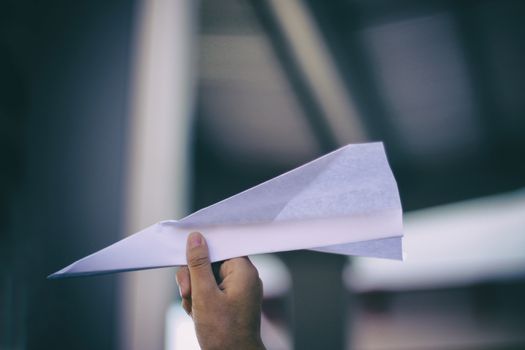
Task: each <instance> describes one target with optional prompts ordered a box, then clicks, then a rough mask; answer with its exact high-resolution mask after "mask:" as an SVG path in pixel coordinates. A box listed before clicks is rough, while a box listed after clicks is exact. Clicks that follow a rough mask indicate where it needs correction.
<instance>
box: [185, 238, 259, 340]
mask: <svg viewBox="0 0 525 350" xmlns="http://www.w3.org/2000/svg"><path fill="white" fill-rule="evenodd" d="M186 258H187V261H188V266H183V267H181V268H179V269H178V270H177V275H176V277H177V283H178V285H179V291H180V294H181V297H182V306H183V308H184V310H186V312H187V313H188V315H190V316H191V317H192V318H193V322H194V324H195V331H196V333H197V339H198V341H199V344H200V346H201V348H202V349H204V350H216V349H217V350H218V349H221V350H224V349H246V350H252V349H254V350H260V349H265V347H264V345H263V343H262V340H261V335H260V329H261V303H262V282H261V280H260V278H259V274H258V272H257V269H256V268H255V266H253V264H252V263H251V261H250V260H249V259H248V258H247V257H242V258H234V259H229V260H226V261H224V262H223V263H222V264H221V265H220V269H219V271H218V272H219V283H217V280H216V278H215V276H214V274H213V270H212V266H211V263H210V259H209V252H208V245H207V243H206V240H205V239H204V236H203V235H202V234H200V233H198V232H192V233H191V234H190V235H189V236H188V241H187V246H186Z"/></svg>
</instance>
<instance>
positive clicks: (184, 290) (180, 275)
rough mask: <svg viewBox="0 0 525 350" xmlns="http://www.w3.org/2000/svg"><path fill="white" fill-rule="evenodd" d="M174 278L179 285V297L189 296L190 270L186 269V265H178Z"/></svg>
mask: <svg viewBox="0 0 525 350" xmlns="http://www.w3.org/2000/svg"><path fill="white" fill-rule="evenodd" d="M175 278H176V280H177V284H178V285H179V293H180V296H181V298H189V297H191V282H190V271H189V270H188V267H187V266H181V267H179V269H178V270H177V274H176V276H175Z"/></svg>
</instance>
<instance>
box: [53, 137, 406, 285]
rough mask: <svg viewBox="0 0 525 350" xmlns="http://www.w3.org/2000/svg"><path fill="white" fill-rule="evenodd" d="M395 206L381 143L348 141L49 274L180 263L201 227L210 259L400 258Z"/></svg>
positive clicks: (397, 207) (399, 214)
mask: <svg viewBox="0 0 525 350" xmlns="http://www.w3.org/2000/svg"><path fill="white" fill-rule="evenodd" d="M402 229H403V227H402V209H401V203H400V199H399V194H398V189H397V185H396V181H395V179H394V176H393V174H392V171H391V170H390V167H389V165H388V161H387V158H386V155H385V151H384V148H383V144H382V143H380V142H376V143H365V144H355V145H347V146H345V147H342V148H340V149H338V150H336V151H334V152H331V153H329V154H327V155H325V156H323V157H320V158H318V159H316V160H314V161H312V162H309V163H307V164H305V165H303V166H300V167H298V168H296V169H294V170H292V171H289V172H287V173H285V174H283V175H280V176H278V177H276V178H274V179H271V180H269V181H267V182H264V183H262V184H260V185H258V186H255V187H253V188H251V189H248V190H246V191H244V192H241V193H239V194H237V195H235V196H232V197H230V198H227V199H225V200H223V201H221V202H218V203H216V204H214V205H211V206H209V207H206V208H204V209H201V210H199V211H197V212H195V213H193V214H191V215H189V216H187V217H185V218H182V219H180V220H167V221H161V222H159V223H157V224H154V225H152V226H150V227H147V228H145V229H144V230H142V231H140V232H137V233H136V234H134V235H131V236H129V237H127V238H125V239H123V240H121V241H119V242H117V243H115V244H113V245H111V246H109V247H107V248H104V249H102V250H100V251H98V252H96V253H94V254H91V255H89V256H87V257H85V258H83V259H81V260H78V261H77V262H75V263H73V264H71V265H69V266H68V267H66V268H64V269H62V270H60V271H58V272H56V273H54V274H52V275H51V276H50V277H51V278H59V277H67V276H78V275H93V274H100V273H110V272H119V271H130V270H140V269H149V268H158V267H168V266H179V265H185V264H186V239H187V236H188V235H189V233H190V232H192V231H199V232H201V233H202V234H203V235H204V236H205V237H206V240H207V242H208V246H209V249H210V259H211V260H212V261H220V260H224V259H228V258H233V257H238V256H244V255H251V254H261V253H270V252H280V251H289V250H298V249H311V250H316V251H322V252H327V253H336V254H345V255H358V256H371V257H380V258H389V259H402V236H403V231H402Z"/></svg>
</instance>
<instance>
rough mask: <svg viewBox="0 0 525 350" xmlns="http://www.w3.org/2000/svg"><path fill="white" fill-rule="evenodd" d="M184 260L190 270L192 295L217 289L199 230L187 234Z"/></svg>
mask: <svg viewBox="0 0 525 350" xmlns="http://www.w3.org/2000/svg"><path fill="white" fill-rule="evenodd" d="M186 260H187V261H188V270H189V272H190V282H191V294H192V297H194V296H195V295H199V294H201V295H202V294H207V293H210V292H212V291H213V290H218V286H217V283H216V282H215V277H214V276H213V272H212V268H211V263H210V258H209V253H208V245H207V244H206V240H205V239H204V236H203V235H202V234H200V233H199V232H192V233H190V235H189V236H188V241H187V243H186Z"/></svg>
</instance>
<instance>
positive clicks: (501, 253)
mask: <svg viewBox="0 0 525 350" xmlns="http://www.w3.org/2000/svg"><path fill="white" fill-rule="evenodd" d="M523 18H525V3H524V2H522V1H518V0H505V1H490V0H478V1H473V0H460V1H448V0H445V1H434V0H424V1H415V0H399V1H387V0H367V1H364V0H351V1H343V0H334V1H315V0H303V1H300V0H290V1H279V0H261V1H257V0H221V1H212V0H202V1H200V2H199V3H198V4H197V3H194V2H192V1H190V0H176V1H168V0H150V1H148V0H143V1H140V0H136V1H132V2H126V1H119V0H118V1H111V2H104V1H92V2H68V1H62V0H55V1H52V2H47V3H37V2H32V1H29V2H20V1H3V2H2V3H0V50H1V55H0V77H1V78H0V92H1V94H0V144H1V145H2V147H1V148H0V154H1V156H2V157H1V159H0V161H1V163H0V164H2V171H1V172H0V196H1V197H0V208H1V210H0V215H1V217H0V218H1V220H0V349H2V350H4V349H9V350H12V349H62V348H63V349H66V348H67V349H69V348H75V349H140V348H149V349H152V350H160V349H163V348H164V344H165V343H167V344H170V345H172V344H189V343H184V339H180V338H176V339H175V338H173V334H171V333H170V332H172V331H173V332H175V331H174V329H176V328H170V327H168V326H167V327H166V328H162V329H159V326H160V327H163V323H164V320H165V319H166V318H167V319H168V321H167V322H166V323H167V324H168V325H169V324H170V323H169V322H171V321H173V317H178V316H177V315H178V314H177V309H176V308H174V307H173V306H171V308H170V306H169V304H170V301H172V300H173V301H174V303H176V296H175V295H173V296H172V288H173V284H172V283H174V277H173V271H168V272H160V273H159V272H154V271H142V272H134V273H129V274H125V275H118V276H102V277H93V278H86V279H71V280H64V281H58V282H57V281H53V282H50V281H47V280H45V276H46V275H47V274H49V273H51V272H53V271H55V270H57V269H58V268H60V267H62V266H64V265H66V264H67V263H69V262H71V261H74V260H75V259H77V258H79V257H81V256H84V255H87V254H89V253H91V252H93V251H96V250H98V249H100V248H101V247H103V246H106V245H109V244H110V243H112V242H114V241H116V240H118V239H120V238H121V237H123V236H125V235H127V234H130V233H132V232H130V231H133V230H134V229H136V228H138V227H139V226H141V225H142V224H144V225H145V224H147V223H146V222H145V221H148V220H151V221H157V220H161V219H166V217H164V216H165V215H171V214H170V213H173V216H174V217H175V216H182V215H184V214H185V213H186V212H188V211H192V210H195V209H198V208H201V207H204V206H206V205H209V204H212V203H214V202H216V201H218V200H220V199H223V198H225V197H227V196H229V195H232V194H235V193H237V192H239V191H241V190H244V189H246V188H248V187H250V186H252V185H255V184H257V183H259V182H261V181H264V180H266V179H269V178H271V177H273V176H275V175H278V174H280V173H282V172H284V171H286V170H289V169H291V168H293V167H295V166H297V165H300V164H302V163H303V162H305V161H308V160H310V159H313V158H315V157H317V156H319V155H321V154H323V153H325V152H327V151H330V150H332V149H335V148H336V147H338V146H340V145H342V144H345V143H350V142H364V141H369V140H370V141H371V140H382V141H384V142H385V145H386V149H387V153H388V155H389V159H390V161H391V165H392V168H393V170H394V173H395V175H396V178H397V180H398V184H399V188H400V192H401V198H402V201H403V206H404V209H405V211H406V212H407V216H406V218H407V220H406V225H407V241H406V246H407V249H408V250H407V259H408V261H407V263H406V264H405V263H396V262H387V261H374V260H367V259H355V260H352V261H351V262H348V260H347V259H346V258H343V257H339V256H332V255H325V254H321V253H305V252H289V253H282V254H279V255H277V256H275V257H274V258H276V259H280V260H281V261H283V262H284V263H285V264H284V265H282V264H281V265H278V266H280V267H275V269H277V270H275V271H281V272H279V276H289V277H286V278H289V280H287V281H288V282H282V283H281V282H279V284H283V285H284V284H286V286H287V288H285V289H282V290H280V291H279V293H275V294H272V295H271V296H268V295H267V298H266V299H265V305H264V311H265V318H266V320H267V321H268V323H267V328H265V329H266V331H265V332H268V333H267V334H273V336H275V337H278V338H279V339H281V340H282V341H281V340H280V341H278V342H275V343H272V344H274V345H273V346H274V347H273V349H286V348H291V347H293V348H296V349H301V350H304V349H306V350H308V349H320V348H327V349H343V348H346V349H358V350H360V349H365V350H366V349H370V350H372V349H377V350H379V349H385V350H386V349H392V350H394V349H444V350H453V349H454V350H456V349H457V350H459V349H487V350H488V349H490V350H496V349H497V350H500V349H522V348H525V337H524V336H523V335H524V334H525V332H524V331H525V326H524V325H525V319H524V316H523V315H525V302H524V300H523V292H524V286H525V283H524V281H525V265H524V264H523V260H524V258H525V246H523V249H521V247H522V245H523V244H524V241H523V238H522V237H523V236H524V235H525V223H524V221H523V218H525V209H524V208H525V207H524V206H523V190H522V188H523V187H524V186H525V162H524V157H525V96H524V91H525V86H524V85H525V67H524V65H523V62H525V41H524V40H523V38H524V37H525V22H524V21H523ZM193 50H194V51H193ZM171 97H172V98H171ZM152 168H154V169H156V171H151V172H149V171H148V170H151V169H152ZM181 168H183V169H181ZM150 184H151V187H149V186H150ZM163 190H165V192H166V193H165V197H163ZM156 215H158V216H159V217H155V216H156ZM441 231H444V232H441ZM496 238H498V239H496ZM441 239H442V240H443V241H445V242H441V241H440V240H441ZM452 241H453V243H454V244H453V245H450V246H448V245H447V244H451V242H452ZM473 241H474V242H473ZM491 249H492V251H491ZM411 250H412V251H411ZM462 251H465V254H464V255H463V254H462ZM491 253H493V254H491ZM411 256H413V260H411ZM440 259H442V261H441V260H440ZM454 263H456V264H457V269H455V268H454ZM261 264H262V266H261V270H263V269H265V267H264V266H266V267H268V266H274V265H272V263H271V262H264V261H263V262H261ZM265 264H266V265H265ZM276 266H277V265H276ZM283 266H286V267H285V268H284V267H283ZM265 271H268V270H265ZM270 271H271V270H270ZM276 274H277V272H276V273H275V276H277V275H276ZM170 275H172V277H173V278H172V279H171V280H168V279H169V278H170ZM272 275H274V274H272V273H271V272H270V273H266V276H269V277H266V278H267V279H268V281H269V282H268V285H269V286H270V285H272V284H271V283H272V281H273V280H272ZM279 281H281V280H279ZM269 288H270V287H269ZM272 288H273V287H272ZM174 305H176V304H174ZM170 315H171V316H173V315H175V316H173V317H171V316H170ZM170 317H171V318H170ZM170 320H171V321H170ZM181 324H182V325H183V326H184V324H185V323H181ZM148 326H149V327H151V328H148ZM165 329H166V332H164V330H165ZM180 329H185V328H180ZM180 329H179V330H180ZM272 332H273V333H272ZM164 339H167V341H166V342H165V341H164ZM174 339H175V340H174ZM174 346H175V345H174Z"/></svg>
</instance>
